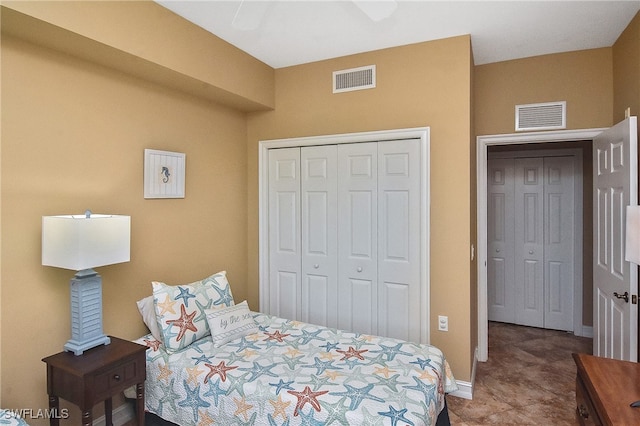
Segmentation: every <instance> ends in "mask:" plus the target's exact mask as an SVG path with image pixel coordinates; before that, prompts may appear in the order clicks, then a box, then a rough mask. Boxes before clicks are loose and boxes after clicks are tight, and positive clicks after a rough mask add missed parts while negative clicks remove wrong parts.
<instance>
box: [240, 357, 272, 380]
mask: <svg viewBox="0 0 640 426" xmlns="http://www.w3.org/2000/svg"><path fill="white" fill-rule="evenodd" d="M275 366H276V364H271V365H264V366H263V365H260V364H258V363H257V362H255V361H254V362H253V367H251V368H241V369H240V370H242V371H249V372H251V373H250V374H251V375H250V377H249V379H248V381H249V382H253V381H254V380H255V379H257V378H258V377H260V376H262V375H263V374H266V375H267V376H271V377H278V376H277V375H276V374H274V373H272V372H271V369H272V368H273V367H275Z"/></svg>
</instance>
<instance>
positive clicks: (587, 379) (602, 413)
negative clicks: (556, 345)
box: [573, 354, 640, 425]
mask: <svg viewBox="0 0 640 426" xmlns="http://www.w3.org/2000/svg"><path fill="white" fill-rule="evenodd" d="M573 359H574V360H575V362H576V365H577V367H578V375H577V377H576V405H577V407H576V411H577V414H578V420H579V422H580V424H581V425H637V424H640V408H633V407H630V406H629V404H630V403H632V402H634V401H638V400H640V364H638V363H636V362H628V361H617V360H613V359H609V358H600V357H597V356H592V355H586V354H573Z"/></svg>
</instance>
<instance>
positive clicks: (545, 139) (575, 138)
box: [476, 129, 604, 361]
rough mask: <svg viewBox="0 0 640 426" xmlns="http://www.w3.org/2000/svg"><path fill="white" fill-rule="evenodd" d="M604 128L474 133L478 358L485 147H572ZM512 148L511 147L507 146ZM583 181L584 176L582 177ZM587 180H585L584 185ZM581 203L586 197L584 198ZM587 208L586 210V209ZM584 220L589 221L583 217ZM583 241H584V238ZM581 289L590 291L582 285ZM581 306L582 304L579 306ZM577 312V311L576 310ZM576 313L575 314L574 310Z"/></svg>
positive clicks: (481, 351)
mask: <svg viewBox="0 0 640 426" xmlns="http://www.w3.org/2000/svg"><path fill="white" fill-rule="evenodd" d="M603 130H604V129H586V130H566V131H551V132H532V133H519V134H507V135H489V136H478V138H477V145H476V146H477V153H476V159H477V163H476V172H477V191H476V192H477V200H476V201H477V226H478V229H477V232H478V240H477V245H478V247H477V252H478V257H477V267H478V292H477V294H478V351H477V354H476V357H477V360H478V361H487V359H488V356H489V350H488V309H487V257H488V254H487V158H488V149H489V147H491V146H505V147H507V146H510V147H513V146H517V145H521V146H520V147H518V149H520V148H523V147H524V148H525V149H535V148H536V147H540V146H543V145H540V144H550V145H547V146H560V145H558V144H566V145H565V146H564V147H565V148H566V147H576V146H579V145H577V144H579V143H583V144H584V141H592V140H593V138H595V137H596V136H597V135H598V134H600V133H601V132H602V131H603ZM511 149H513V148H511ZM585 181H586V179H585ZM586 183H587V182H585V184H586ZM585 205H587V204H586V200H585ZM589 210H590V209H589ZM584 223H590V221H587V220H586V218H585V220H584ZM589 234H590V233H589V232H586V233H584V236H585V239H586V237H587V236H588V235H589ZM585 243H586V241H585ZM583 266H584V268H585V269H586V268H588V267H589V266H590V263H589V264H587V263H586V262H585V264H584V265H583ZM584 291H585V292H586V291H590V290H589V288H588V287H587V286H585V288H584ZM580 307H581V308H582V306H580ZM576 311H578V310H576ZM579 311H580V314H579V315H580V318H579V320H578V321H575V322H574V324H576V326H577V327H580V328H581V330H578V332H577V333H576V334H578V335H582V336H587V337H590V336H589V332H592V330H589V328H583V327H582V311H583V309H579ZM575 315H576V316H577V315H578V313H577V312H576V313H575Z"/></svg>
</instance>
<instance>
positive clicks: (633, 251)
mask: <svg viewBox="0 0 640 426" xmlns="http://www.w3.org/2000/svg"><path fill="white" fill-rule="evenodd" d="M624 253H625V255H624V259H625V260H626V261H629V262H632V263H635V264H636V265H640V206H627V232H626V239H625V250H624Z"/></svg>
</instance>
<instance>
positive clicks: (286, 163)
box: [269, 148, 302, 320]
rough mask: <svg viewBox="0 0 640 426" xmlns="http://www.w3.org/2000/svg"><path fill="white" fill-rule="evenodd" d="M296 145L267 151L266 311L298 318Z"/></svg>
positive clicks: (298, 271) (298, 263)
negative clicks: (267, 265)
mask: <svg viewBox="0 0 640 426" xmlns="http://www.w3.org/2000/svg"><path fill="white" fill-rule="evenodd" d="M300 235H301V233H300V148H284V149H272V150H269V281H270V287H269V313H270V314H271V315H277V316H279V317H283V318H289V319H294V320H300V319H301V317H300V297H301V294H300V288H301V266H302V259H301V239H300Z"/></svg>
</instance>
